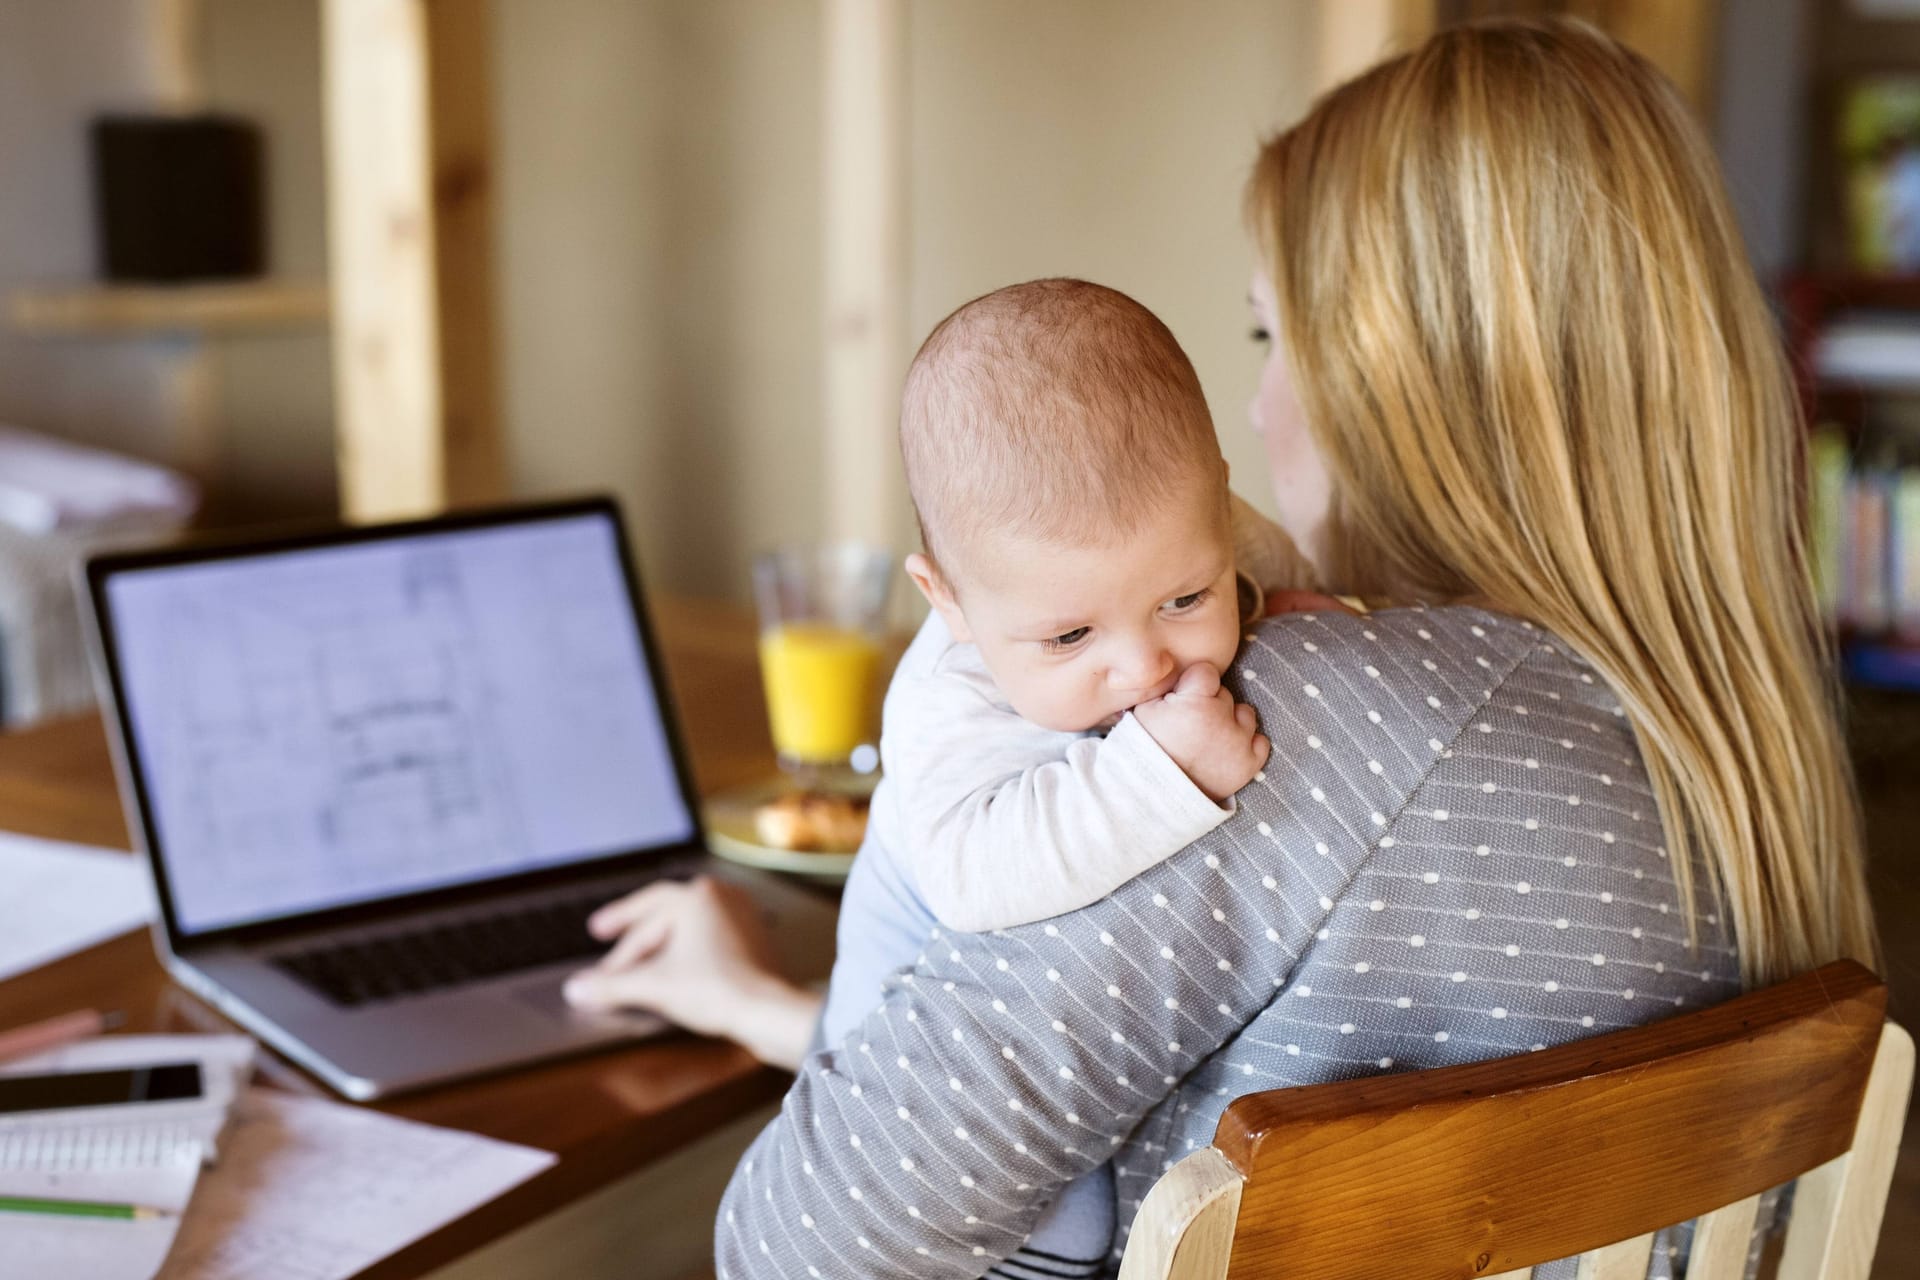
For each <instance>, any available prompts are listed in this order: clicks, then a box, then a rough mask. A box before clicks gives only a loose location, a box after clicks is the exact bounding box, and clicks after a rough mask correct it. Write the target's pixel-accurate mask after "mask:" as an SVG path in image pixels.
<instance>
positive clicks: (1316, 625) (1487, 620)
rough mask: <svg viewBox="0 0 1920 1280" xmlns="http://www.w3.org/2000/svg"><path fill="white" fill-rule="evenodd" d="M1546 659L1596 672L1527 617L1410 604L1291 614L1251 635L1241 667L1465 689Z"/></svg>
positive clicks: (1269, 620)
mask: <svg viewBox="0 0 1920 1280" xmlns="http://www.w3.org/2000/svg"><path fill="white" fill-rule="evenodd" d="M1541 662H1545V663H1548V664H1550V665H1555V666H1569V667H1573V668H1577V669H1580V670H1583V671H1584V670H1590V668H1588V667H1587V664H1586V662H1585V661H1584V660H1583V659H1582V658H1581V657H1580V656H1579V655H1578V654H1577V653H1575V652H1574V651H1573V649H1572V648H1571V646H1569V645H1568V644H1567V643H1566V642H1565V641H1563V640H1561V639H1560V638H1559V637H1558V636H1556V635H1554V634H1553V633H1552V632H1550V631H1548V630H1546V629H1545V628H1544V627H1540V626H1538V625H1536V624H1534V623H1532V622H1529V621H1527V620H1526V619H1524V618H1516V617H1513V616H1511V615H1508V614H1503V613H1495V612H1493V611H1492V610H1489V609H1482V608H1477V607H1474V606H1469V605H1441V606H1408V607H1405V608H1392V609H1380V610H1377V611H1375V612H1372V613H1351V612H1347V611H1345V610H1326V611H1307V612H1300V613H1284V614H1279V615H1277V616H1275V617H1271V618H1266V619H1263V620H1262V621H1260V622H1258V623H1256V624H1254V625H1253V626H1252V627H1250V628H1249V629H1248V630H1247V633H1246V639H1245V642H1244V644H1243V645H1242V646H1241V651H1240V664H1239V665H1240V666H1241V668H1242V669H1243V670H1244V671H1246V672H1250V673H1253V674H1255V675H1258V674H1259V673H1260V672H1261V670H1262V668H1264V667H1270V666H1273V665H1275V664H1280V665H1284V666H1289V667H1292V668H1296V669H1305V668H1308V667H1314V666H1319V667H1327V668H1332V669H1335V670H1338V671H1340V672H1342V673H1350V672H1353V671H1358V672H1359V673H1361V675H1362V676H1363V677H1364V678H1365V679H1366V680H1367V681H1370V682H1378V683H1382V684H1390V685H1394V686H1396V687H1398V686H1405V685H1422V684H1432V683H1435V682H1436V681H1438V682H1439V683H1445V684H1450V685H1451V684H1464V685H1467V686H1471V687H1473V688H1475V689H1482V690H1483V689H1484V688H1485V687H1486V684H1487V680H1488V678H1489V676H1490V675H1492V674H1496V673H1497V674H1507V673H1511V672H1512V671H1514V670H1515V669H1517V668H1519V667H1520V666H1522V665H1526V664H1530V663H1531V664H1538V663H1541Z"/></svg>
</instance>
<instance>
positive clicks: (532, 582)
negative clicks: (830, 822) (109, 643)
mask: <svg viewBox="0 0 1920 1280" xmlns="http://www.w3.org/2000/svg"><path fill="white" fill-rule="evenodd" d="M618 538H619V532H618V529H617V526H616V524H615V522H614V520H613V519H612V518H611V517H610V516H609V515H607V514H605V513H599V512H593V513H586V514H581V513H578V512H569V513H567V514H565V515H564V516H561V517H557V518H553V519H543V520H534V521H520V522H513V523H506V524H501V525H494V526H486V527H479V528H464V529H451V530H427V531H421V532H417V533H410V534H406V535H404V536H397V537H392V538H382V539H376V540H372V541H359V542H350V543H344V544H340V545H333V546H320V547H307V548H302V549H298V550H281V551H275V552H271V553H265V554H242V555H240V556H239V557H237V558H226V559H218V560H208V561H199V562H196V563H189V564H172V565H167V564H161V565H153V566H146V567H133V568H129V569H125V570H122V571H119V572H116V573H115V574H113V576H111V577H109V578H108V579H107V581H106V583H105V584H104V586H105V594H106V603H107V606H108V613H109V615H110V618H111V621H110V623H108V624H107V625H109V626H110V627H111V629H112V633H113V640H114V644H115V647H116V650H117V653H118V658H119V666H120V697H121V701H122V709H123V714H124V716H125V718H126V722H127V724H128V727H129V731H130V732H131V734H132V736H133V739H134V745H135V748H136V750H137V753H138V760H139V767H140V770H141V773H142V780H143V782H144V784H145V792H146V796H147V803H148V806H149V816H150V819H151V822H152V826H153V830H154V834H155V845H156V848H155V855H156V856H157V857H158V858H159V859H161V860H162V862H163V863H164V865H165V871H166V876H167V880H168V884H169V887H170V890H171V895H172V899H173V906H174V915H175V920H176V922H177V924H178V926H179V928H180V930H181V931H182V932H184V933H200V932H204V931H207V930H211V929H221V928H226V927H229V926H233V925H242V924H252V923H256V922H259V921H263V920H271V919H278V918H284V917H288V916H296V915H302V914H305V913H308V912H313V911H319V910H324V909H327V908H331V907H341V906H347V905H350V904H353V903H363V902H368V901H373V900H377V899H383V898H390V897H394V896H397V895H400V894H407V893H415V892H419V891H421V890H427V889H435V888H441V887H445V886H450V885H458V884H467V883H473V882H476V881H480V880H491V879H495V878H498V877H502V876H507V875H512V874H515V873H518V872H523V871H531V870H536V869H541V868H550V867H555V866H559V865H563V864H566V863H572V862H583V861H589V860H592V859H595V858H599V857H604V856H607V855H610V854H615V853H621V852H626V851H630V850H638V849H647V848H653V847H658V846H666V845H673V844H677V843H682V842H685V841H688V840H691V839H692V838H693V837H694V834H695V830H696V827H695V823H694V819H693V815H692V814H691V813H689V812H688V809H687V805H686V802H685V800H684V798H683V791H682V789H681V786H680V782H679V778H678V775H677V772H676V769H675V765H674V755H673V750H672V746H671V742H670V739H669V735H668V729H667V726H666V724H665V722H664V721H663V718H662V714H661V709H660V700H659V694H658V691H656V690H655V688H654V687H653V682H652V679H651V677H650V675H649V667H648V663H647V660H646V656H645V652H644V650H643V648H642V638H641V631H640V628H639V626H638V624H637V622H636V619H635V616H634V610H633V605H632V603H631V598H630V594H629V590H628V586H627V580H626V577H625V574H624V572H623V569H622V562H621V557H620V549H619V544H618V541H617V539H618Z"/></svg>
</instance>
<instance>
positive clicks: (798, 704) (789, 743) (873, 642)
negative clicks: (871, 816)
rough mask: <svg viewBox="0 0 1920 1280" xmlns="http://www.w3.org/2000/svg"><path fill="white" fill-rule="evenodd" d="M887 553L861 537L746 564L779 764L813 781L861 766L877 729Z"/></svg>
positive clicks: (870, 755)
mask: <svg viewBox="0 0 1920 1280" xmlns="http://www.w3.org/2000/svg"><path fill="white" fill-rule="evenodd" d="M892 581H893V556H892V555H891V554H890V553H888V552H887V551H884V550H882V549H880V548H878V547H871V546H865V545H862V544H859V543H838V544H832V545H826V546H810V547H791V548H787V549H784V550H779V551H772V552H768V553H767V554H765V555H762V556H760V557H759V558H758V559H756V560H755V561H754V566H753V587H754V599H755V601H756V603H757V604H758V605H759V610H760V677H761V680H762V681H763V682H764V684H765V685H766V690H767V718H768V720H769V721H770V722H771V724H772V727H773V745H774V750H776V751H777V752H778V753H779V755H780V766H781V768H782V769H784V770H786V771H787V772H788V773H789V774H792V775H795V776H796V777H799V778H802V779H808V780H814V779H819V778H821V777H823V776H824V775H829V774H832V773H834V772H835V771H840V772H843V773H844V772H845V771H846V770H847V769H848V768H849V767H850V766H860V765H864V766H865V767H864V768H862V769H859V771H860V772H869V771H871V769H872V767H873V763H874V762H875V760H876V759H877V757H876V756H875V755H874V752H873V743H874V742H875V741H876V740H877V739H878V737H879V729H880V653H881V637H882V633H883V630H884V628H885V625H886V607H887V590H888V587H889V586H890V585H891V583H892Z"/></svg>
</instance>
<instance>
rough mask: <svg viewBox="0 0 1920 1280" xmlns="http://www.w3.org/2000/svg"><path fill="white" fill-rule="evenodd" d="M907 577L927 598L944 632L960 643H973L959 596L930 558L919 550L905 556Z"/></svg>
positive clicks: (971, 633)
mask: <svg viewBox="0 0 1920 1280" xmlns="http://www.w3.org/2000/svg"><path fill="white" fill-rule="evenodd" d="M907 576H908V577H909V578H912V579H913V585H914V586H916V587H918V588H920V594H921V595H923V596H925V597H926V598H927V603H928V604H930V605H932V606H933V611H934V612H935V613H937V614H939V615H940V620H941V621H942V622H944V623H946V624H947V630H948V631H949V632H950V633H952V635H953V638H954V640H955V641H957V642H958V643H960V644H968V643H971V642H972V640H973V632H971V631H969V630H968V629H967V618H966V615H965V614H963V613H961V612H960V600H959V597H957V596H956V595H954V593H953V587H952V585H951V584H949V583H948V582H947V578H946V575H945V574H943V573H941V572H940V566H939V565H936V564H935V563H934V562H933V560H932V559H931V558H930V557H927V556H924V555H921V554H920V553H919V552H918V551H916V552H914V553H913V554H912V555H910V556H908V557H907Z"/></svg>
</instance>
